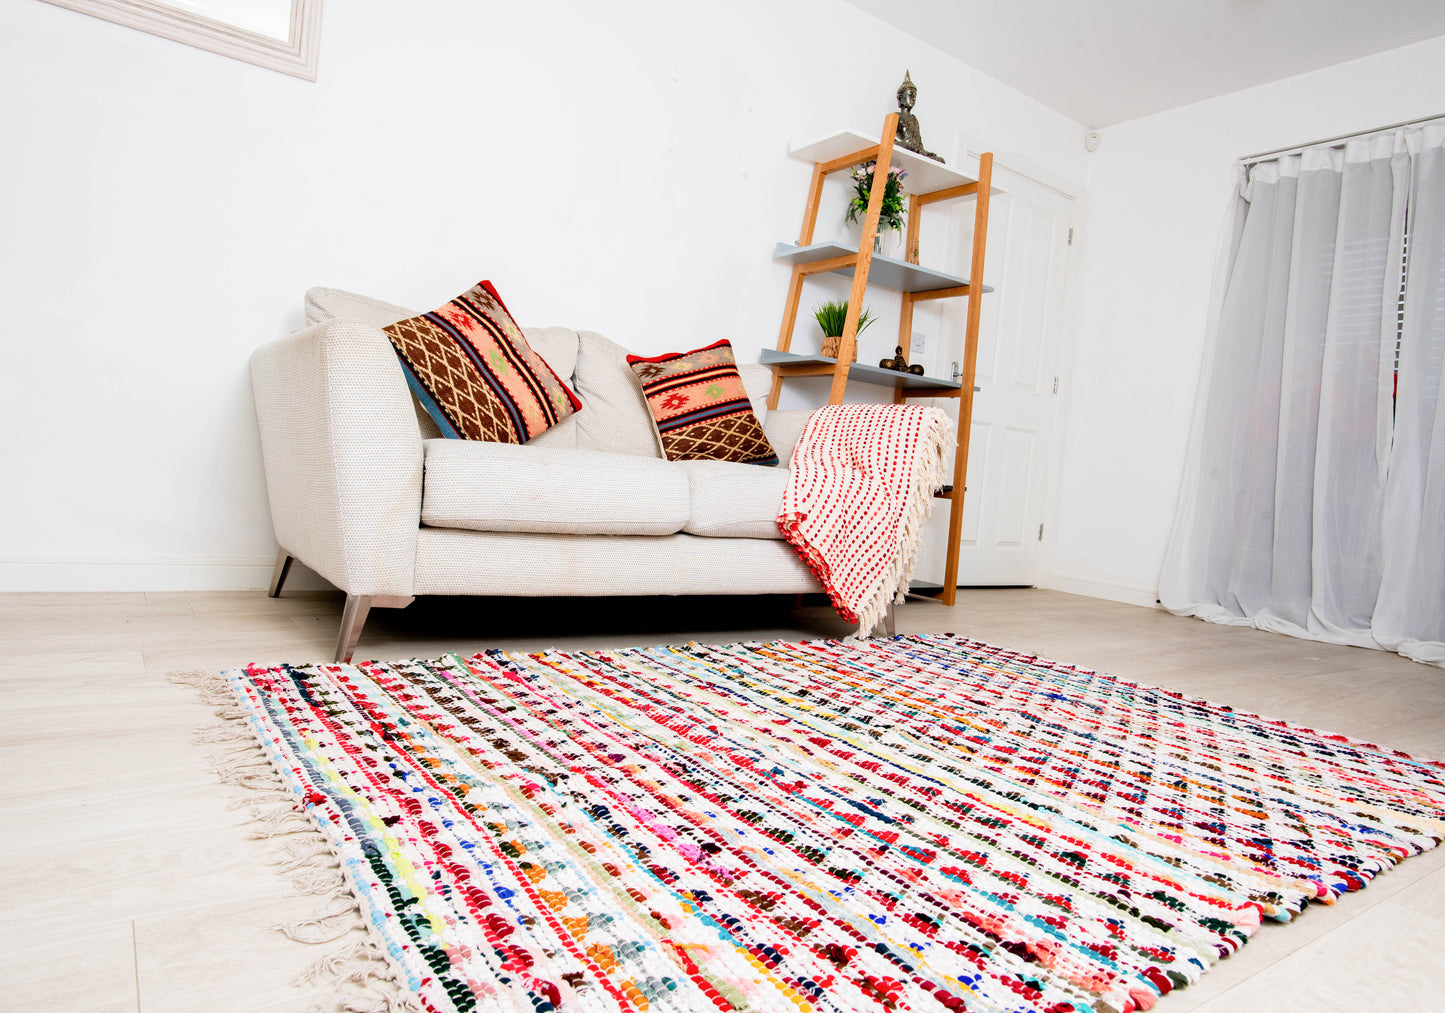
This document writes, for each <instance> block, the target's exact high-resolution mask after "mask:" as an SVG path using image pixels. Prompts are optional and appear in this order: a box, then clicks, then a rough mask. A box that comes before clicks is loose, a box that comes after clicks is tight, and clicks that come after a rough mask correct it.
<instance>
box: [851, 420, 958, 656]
mask: <svg viewBox="0 0 1445 1013" xmlns="http://www.w3.org/2000/svg"><path fill="white" fill-rule="evenodd" d="M952 436H953V423H952V422H951V421H949V418H948V416H947V415H945V414H944V413H943V412H942V411H941V410H939V409H937V408H934V409H931V410H930V411H929V412H928V415H927V418H926V420H925V421H924V423H923V427H922V430H921V431H920V433H919V434H918V444H919V450H918V456H917V459H916V460H915V461H914V465H913V479H912V482H911V483H910V485H909V489H908V503H907V505H906V506H905V507H904V511H903V526H902V531H901V533H900V536H899V540H898V553H897V554H896V555H895V556H894V557H893V562H892V563H891V564H890V565H889V567H888V569H887V570H885V571H884V572H883V574H882V576H881V577H879V578H878V582H877V583H876V584H875V585H874V586H873V587H872V588H871V589H870V590H869V591H868V593H867V594H866V595H864V596H863V601H862V603H861V604H860V605H859V606H858V630H857V632H855V633H850V634H848V636H846V637H844V638H843V639H844V640H845V641H854V642H856V641H858V640H860V639H867V638H868V636H869V635H870V634H871V633H872V632H873V629H874V628H875V627H876V626H877V625H878V624H879V623H880V622H882V621H883V617H884V615H885V614H886V613H887V612H888V607H889V605H892V604H894V603H898V604H902V602H903V601H904V600H905V598H906V597H907V595H908V583H909V581H911V580H912V579H913V570H914V567H915V566H916V565H917V564H918V550H919V549H920V548H921V547H922V545H923V531H924V529H925V528H926V527H927V525H928V518H929V517H930V516H932V514H933V494H934V492H935V491H937V490H938V489H939V488H940V487H941V486H943V485H944V484H945V483H946V481H947V479H948V470H947V468H946V466H945V463H944V459H945V456H946V454H947V450H948V446H949V444H951V443H952V442H953V440H952Z"/></svg>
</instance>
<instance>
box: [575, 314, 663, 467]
mask: <svg viewBox="0 0 1445 1013" xmlns="http://www.w3.org/2000/svg"><path fill="white" fill-rule="evenodd" d="M572 380H573V384H574V387H575V389H576V391H577V396H578V397H579V398H581V399H582V404H583V406H584V410H583V411H580V412H578V413H577V447H578V449H580V450H605V451H607V452H609V453H613V454H631V455H633V456H635V457H661V456H662V452H661V451H660V450H659V449H658V446H657V436H656V435H655V434H654V433H653V431H652V413H651V412H650V411H648V410H647V401H646V399H644V398H643V396H642V389H641V388H639V387H638V386H637V381H636V380H635V379H633V376H632V370H630V369H628V368H627V349H625V348H623V347H622V346H621V345H618V344H615V343H614V342H611V341H608V340H607V339H606V338H604V337H603V336H602V335H600V334H594V333H593V332H591V331H578V332H577V371H576V372H575V373H573V374H572Z"/></svg>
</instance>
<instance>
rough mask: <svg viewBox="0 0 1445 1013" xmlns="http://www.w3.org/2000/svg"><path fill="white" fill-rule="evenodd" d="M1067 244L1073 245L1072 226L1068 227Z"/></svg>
mask: <svg viewBox="0 0 1445 1013" xmlns="http://www.w3.org/2000/svg"><path fill="white" fill-rule="evenodd" d="M1069 245H1070V246H1073V245H1074V230H1073V229H1072V228H1070V229H1069Z"/></svg>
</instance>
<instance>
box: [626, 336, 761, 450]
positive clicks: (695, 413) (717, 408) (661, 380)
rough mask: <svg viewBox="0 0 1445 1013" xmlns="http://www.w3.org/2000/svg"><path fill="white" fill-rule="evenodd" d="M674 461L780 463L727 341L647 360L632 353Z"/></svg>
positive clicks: (660, 436) (634, 367) (659, 431)
mask: <svg viewBox="0 0 1445 1013" xmlns="http://www.w3.org/2000/svg"><path fill="white" fill-rule="evenodd" d="M627 364H628V365H629V366H631V367H632V371H633V372H634V373H636V374H637V381H638V383H640V384H641V385H642V394H643V396H644V397H646V398H647V406H648V408H650V409H651V410H652V421H653V423H654V425H656V426H657V436H658V439H659V440H660V441H661V442H662V453H663V456H665V457H666V458H667V459H668V460H669V461H741V462H743V463H745V464H777V463H778V455H777V454H776V453H774V451H773V447H772V444H770V443H769V442H768V438H767V436H766V435H764V433H763V427H762V426H761V425H760V424H759V423H758V417H757V416H756V415H754V414H753V406H752V404H751V403H750V402H749V401H748V395H747V391H745V390H743V381H742V377H740V376H738V367H737V363H736V362H735V361H734V359H733V346H732V345H731V344H730V343H728V342H727V341H719V342H718V343H717V344H715V345H708V346H707V347H706V348H699V349H697V350H695V351H692V352H673V353H669V354H668V355H658V356H654V357H653V358H650V359H646V358H642V357H641V356H637V355H629V356H628V357H627Z"/></svg>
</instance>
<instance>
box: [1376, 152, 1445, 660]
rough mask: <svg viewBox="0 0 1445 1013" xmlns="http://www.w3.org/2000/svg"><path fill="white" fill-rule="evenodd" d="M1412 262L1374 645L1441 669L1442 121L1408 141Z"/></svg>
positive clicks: (1444, 619)
mask: <svg viewBox="0 0 1445 1013" xmlns="http://www.w3.org/2000/svg"><path fill="white" fill-rule="evenodd" d="M1408 140H1409V149H1410V154H1411V156H1412V162H1413V179H1412V181H1411V187H1410V256H1409V270H1408V273H1407V278H1406V282H1405V306H1404V326H1403V328H1402V330H1403V333H1402V334H1401V338H1400V389H1399V394H1398V396H1397V399H1396V406H1395V445H1394V449H1393V451H1392V453H1391V455H1390V476H1389V480H1388V481H1387V483H1386V485H1385V520H1384V563H1385V567H1384V576H1383V580H1382V586H1381V587H1380V596H1379V600H1378V601H1377V602H1376V603H1375V615H1374V624H1373V631H1374V634H1375V639H1376V640H1377V641H1379V643H1380V644H1381V645H1382V646H1383V647H1386V648H1389V649H1390V650H1392V651H1399V652H1400V653H1401V654H1404V655H1407V656H1409V657H1411V658H1414V659H1415V660H1417V661H1428V662H1430V663H1431V664H1434V665H1441V666H1445V399H1442V397H1441V393H1442V384H1441V372H1442V368H1441V367H1442V360H1445V124H1439V125H1435V126H1431V127H1427V128H1425V129H1424V130H1422V131H1419V132H1418V133H1416V134H1413V135H1411V136H1410V138H1409V139H1408Z"/></svg>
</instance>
